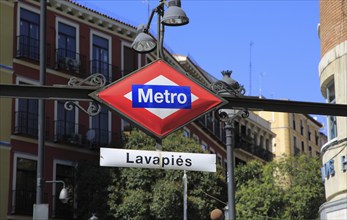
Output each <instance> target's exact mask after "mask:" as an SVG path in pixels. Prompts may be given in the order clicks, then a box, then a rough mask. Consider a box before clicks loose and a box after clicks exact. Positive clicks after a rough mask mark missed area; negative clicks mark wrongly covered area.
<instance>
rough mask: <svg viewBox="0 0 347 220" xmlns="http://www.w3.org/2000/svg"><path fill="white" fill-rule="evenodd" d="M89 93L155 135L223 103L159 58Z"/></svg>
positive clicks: (161, 135)
mask: <svg viewBox="0 0 347 220" xmlns="http://www.w3.org/2000/svg"><path fill="white" fill-rule="evenodd" d="M90 96H91V97H92V98H94V99H95V100H96V101H98V102H100V103H102V104H105V105H106V106H108V107H109V108H111V109H112V110H114V111H116V112H117V113H119V114H120V115H121V116H122V117H123V118H125V119H127V120H130V121H131V122H133V123H135V124H136V125H137V126H138V127H140V128H142V129H143V130H144V131H145V132H147V133H149V134H150V135H152V136H155V137H157V138H163V137H165V136H167V135H169V134H170V133H172V132H174V131H175V130H177V129H179V128H181V127H182V126H184V125H186V124H188V123H189V122H191V121H193V120H195V119H196V118H198V117H200V116H201V115H203V114H205V113H207V112H209V111H211V110H213V109H214V108H217V107H219V106H221V105H222V104H225V103H226V101H225V100H223V99H222V98H220V97H218V96H217V95H215V94H214V93H212V92H211V91H209V90H208V89H206V88H204V87H203V86H201V85H200V84H199V83H198V82H196V81H194V80H193V79H191V78H189V77H188V76H186V75H185V74H183V73H180V72H179V71H177V70H176V69H175V68H173V67H171V66H170V65H169V64H167V63H166V62H164V61H163V60H160V59H159V60H157V61H155V62H153V63H151V64H149V65H147V66H145V67H143V68H141V69H139V70H137V71H135V72H133V73H131V74H129V75H127V76H126V77H123V78H122V79H120V80H118V81H115V82H113V83H111V84H109V85H108V86H106V87H104V88H102V89H100V90H97V91H95V92H93V93H91V94H90Z"/></svg>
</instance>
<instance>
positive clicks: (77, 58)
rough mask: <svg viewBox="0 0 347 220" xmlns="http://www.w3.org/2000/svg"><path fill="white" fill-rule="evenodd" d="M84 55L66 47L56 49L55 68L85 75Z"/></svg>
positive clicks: (81, 75) (77, 74)
mask: <svg viewBox="0 0 347 220" xmlns="http://www.w3.org/2000/svg"><path fill="white" fill-rule="evenodd" d="M85 67H86V57H85V56H84V55H81V54H79V53H76V51H72V50H68V49H67V48H58V49H56V64H55V68H56V69H57V70H62V71H66V72H68V73H70V74H72V75H76V76H80V77H85V76H86V69H85Z"/></svg>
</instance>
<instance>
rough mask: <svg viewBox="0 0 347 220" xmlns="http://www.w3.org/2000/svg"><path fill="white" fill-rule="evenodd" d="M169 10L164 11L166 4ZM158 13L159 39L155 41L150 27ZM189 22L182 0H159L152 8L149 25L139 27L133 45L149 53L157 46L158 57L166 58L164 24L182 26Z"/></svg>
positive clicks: (138, 50) (136, 48) (141, 51)
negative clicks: (164, 51) (182, 6)
mask: <svg viewBox="0 0 347 220" xmlns="http://www.w3.org/2000/svg"><path fill="white" fill-rule="evenodd" d="M165 5H166V6H167V10H166V11H164V6H165ZM155 13H157V14H158V27H157V28H158V38H159V39H158V40H157V42H156V43H155V40H154V38H153V37H152V35H150V34H149V28H150V26H151V22H152V19H153V16H154V14H155ZM188 23H189V18H188V17H187V15H186V13H185V12H184V11H183V9H182V8H181V0H168V1H167V0H159V4H158V6H157V7H155V8H154V9H153V10H152V13H151V16H150V18H149V20H148V23H147V25H144V24H142V25H140V26H139V27H138V29H137V30H138V32H137V36H136V38H135V39H134V41H133V43H132V45H131V47H132V48H133V49H134V50H135V51H137V52H138V53H149V52H152V51H153V50H154V49H155V48H157V58H164V53H163V43H164V25H167V26H181V25H186V24H188Z"/></svg>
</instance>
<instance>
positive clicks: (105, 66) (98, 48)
mask: <svg viewBox="0 0 347 220" xmlns="http://www.w3.org/2000/svg"><path fill="white" fill-rule="evenodd" d="M109 47H110V42H109V39H107V38H104V37H101V36H99V35H96V34H93V35H92V61H91V66H92V72H91V73H92V74H94V73H101V74H102V75H103V76H105V78H106V81H107V82H110V81H112V79H111V73H110V66H111V65H110V51H109Z"/></svg>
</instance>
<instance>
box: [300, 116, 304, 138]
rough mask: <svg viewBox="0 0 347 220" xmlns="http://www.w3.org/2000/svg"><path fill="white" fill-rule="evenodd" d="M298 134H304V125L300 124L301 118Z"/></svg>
mask: <svg viewBox="0 0 347 220" xmlns="http://www.w3.org/2000/svg"><path fill="white" fill-rule="evenodd" d="M300 134H301V135H304V126H303V124H302V120H300Z"/></svg>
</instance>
